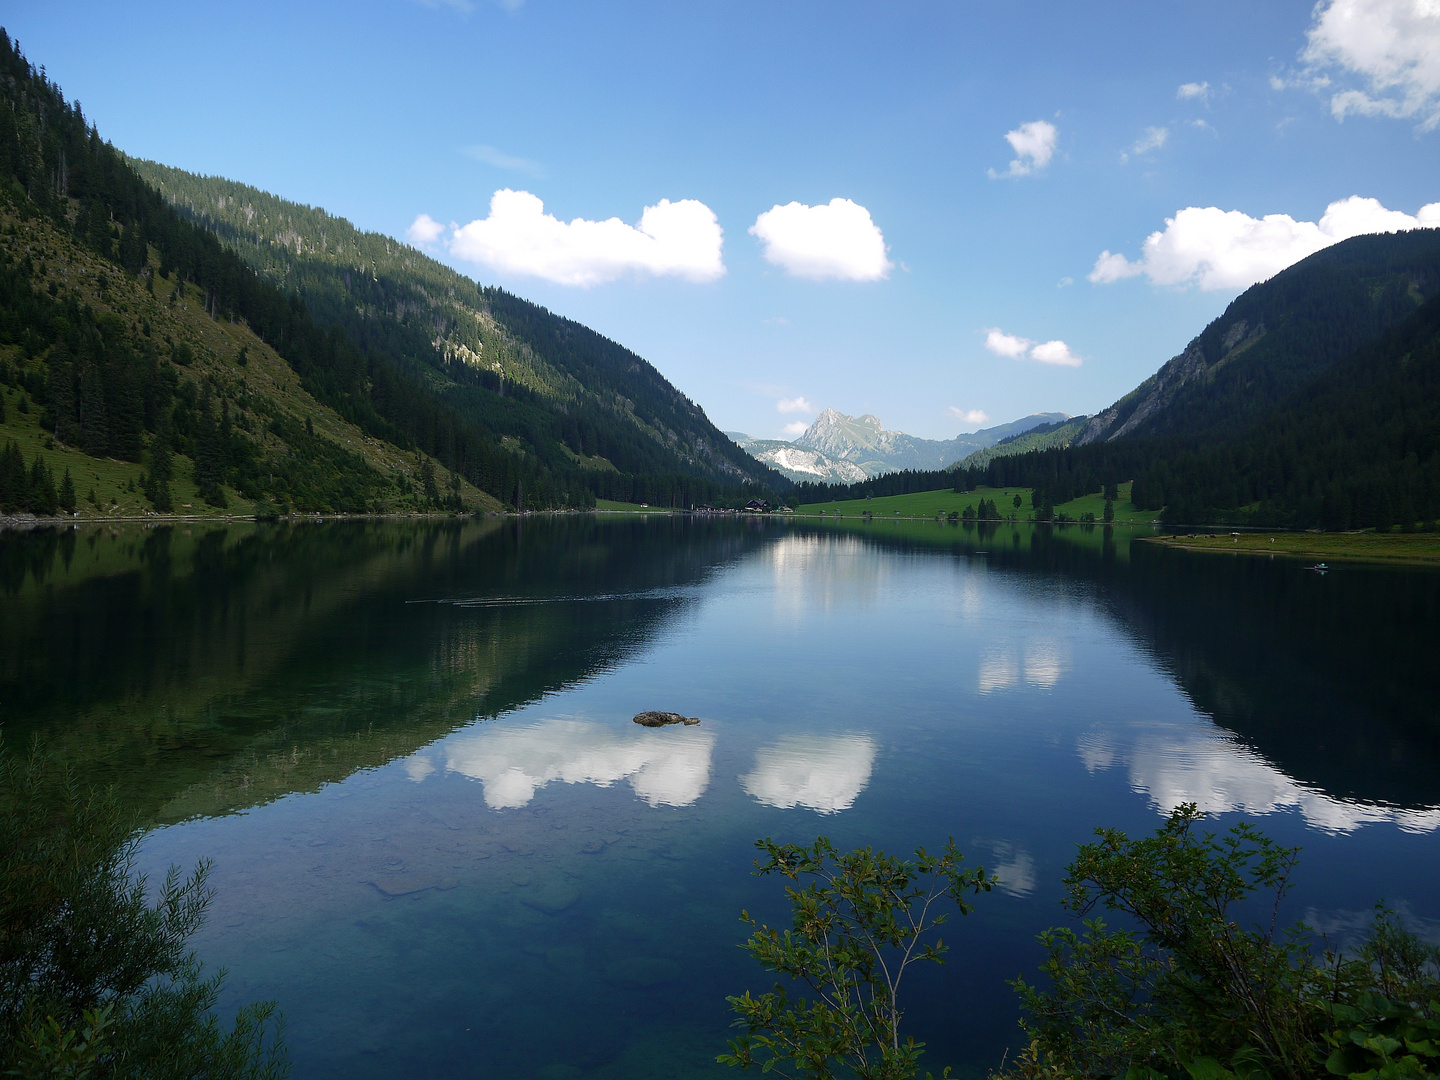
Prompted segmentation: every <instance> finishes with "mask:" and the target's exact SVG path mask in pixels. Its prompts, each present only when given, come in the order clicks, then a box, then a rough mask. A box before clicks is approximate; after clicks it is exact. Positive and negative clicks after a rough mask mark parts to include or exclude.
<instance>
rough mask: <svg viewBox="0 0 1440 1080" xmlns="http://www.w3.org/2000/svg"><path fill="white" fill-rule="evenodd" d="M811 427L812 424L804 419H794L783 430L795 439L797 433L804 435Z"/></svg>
mask: <svg viewBox="0 0 1440 1080" xmlns="http://www.w3.org/2000/svg"><path fill="white" fill-rule="evenodd" d="M809 427H810V425H809V424H807V423H805V421H804V420H792V421H790V423H788V424H786V425H785V427H784V428H783V429H782V430H783V431H784V432H785V434H786V435H789V436H790V437H791V438H792V439H793V438H795V436H797V435H804V434H805V432H806V430H807V429H808V428H809Z"/></svg>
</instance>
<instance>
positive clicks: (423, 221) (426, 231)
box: [405, 214, 445, 247]
mask: <svg viewBox="0 0 1440 1080" xmlns="http://www.w3.org/2000/svg"><path fill="white" fill-rule="evenodd" d="M444 234H445V226H444V225H441V224H440V222H438V221H436V220H435V219H434V218H432V217H431V216H430V215H429V214H420V215H419V216H417V217H416V218H415V220H414V221H412V222H411V223H410V227H409V228H408V229H406V230H405V239H406V240H409V241H410V243H412V244H414V245H415V246H416V247H424V246H426V245H427V244H433V243H435V241H436V240H439V239H440V237H441V236H443V235H444Z"/></svg>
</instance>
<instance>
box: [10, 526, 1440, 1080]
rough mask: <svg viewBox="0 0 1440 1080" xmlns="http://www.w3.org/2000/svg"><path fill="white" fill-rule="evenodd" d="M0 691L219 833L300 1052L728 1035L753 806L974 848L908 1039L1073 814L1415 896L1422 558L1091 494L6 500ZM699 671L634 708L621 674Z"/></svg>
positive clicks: (208, 851) (221, 943)
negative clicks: (1076, 498)
mask: <svg viewBox="0 0 1440 1080" xmlns="http://www.w3.org/2000/svg"><path fill="white" fill-rule="evenodd" d="M0 611H3V616H4V617H3V619H0V719H3V721H4V724H5V727H4V737H5V739H6V740H7V742H10V743H12V744H17V743H20V742H23V741H26V740H28V739H29V738H30V737H32V736H39V737H40V738H42V739H43V740H45V741H46V742H48V743H50V744H52V745H54V746H56V747H58V748H61V749H62V750H63V751H64V752H65V754H66V755H67V756H68V757H69V758H70V760H71V761H72V762H74V763H75V765H76V767H77V768H78V769H79V770H80V772H81V773H82V775H83V776H85V777H86V778H87V779H91V780H94V781H97V782H107V783H114V784H116V785H117V786H118V788H119V789H120V790H121V791H122V792H123V793H124V795H125V797H126V799H127V800H129V801H130V802H132V803H133V805H134V806H135V807H136V808H137V809H138V810H139V811H141V812H142V813H143V814H144V815H145V816H146V817H147V819H149V820H151V821H153V822H155V823H156V827H155V828H154V829H153V831H152V832H151V833H150V834H149V835H148V837H147V839H146V843H145V848H144V860H145V864H146V867H147V868H149V869H152V870H159V869H163V867H164V866H166V865H168V864H169V863H172V862H178V863H182V864H183V863H191V862H193V861H194V860H195V859H197V858H200V857H202V856H209V857H212V858H213V859H214V860H215V874H214V879H213V880H214V883H215V884H216V886H217V888H218V890H219V891H218V895H217V898H216V901H215V903H214V906H213V907H212V911H211V916H210V920H209V922H208V924H207V926H206V927H205V929H204V930H203V931H202V932H201V933H200V934H199V935H198V937H197V939H196V943H197V945H198V947H199V948H200V950H201V953H202V955H203V956H204V957H205V959H206V960H207V961H208V962H211V963H216V964H223V965H225V966H226V967H227V968H229V970H230V973H231V975H230V983H229V1001H230V1002H232V1003H233V1002H238V1001H241V1000H247V999H254V998H256V997H273V998H276V999H278V1000H279V1002H280V1004H281V1006H282V1008H283V1010H284V1012H285V1014H286V1017H287V1020H288V1032H289V1043H290V1046H291V1049H292V1055H293V1057H294V1060H295V1062H296V1070H295V1075H296V1076H297V1077H312V1076H376V1077H380V1076H385V1077H392V1076H430V1075H457V1076H458V1075H484V1076H515V1077H527V1076H536V1077H547V1078H561V1077H580V1076H593V1077H616V1078H619V1077H626V1078H633V1077H652V1076H653V1077H671V1076H690V1075H700V1074H709V1075H720V1074H721V1072H722V1070H720V1069H719V1067H718V1066H715V1065H714V1064H713V1059H714V1055H715V1054H716V1053H717V1052H719V1051H720V1050H721V1049H723V1041H724V1038H725V1037H726V1034H727V1024H728V1020H729V1017H728V1013H727V1007H726V1006H725V1003H724V997H725V995H726V994H728V993H736V992H739V991H740V990H742V989H744V988H746V987H750V988H754V989H759V988H762V987H763V986H764V985H765V981H764V979H763V978H762V976H761V975H760V973H759V972H758V970H756V969H753V968H752V967H751V966H750V962H749V961H748V960H747V959H746V958H745V957H744V956H743V955H742V954H741V953H740V952H739V950H738V949H737V948H736V947H735V946H736V944H737V943H738V942H739V941H741V940H742V939H743V936H744V933H743V928H742V927H741V925H740V923H739V922H738V914H739V912H740V910H741V908H746V907H748V908H749V909H750V910H751V911H752V912H757V913H761V914H764V915H765V916H766V917H775V916H778V915H781V914H783V911H782V908H781V906H780V904H779V897H778V896H777V895H776V893H777V892H778V890H777V889H776V888H775V887H774V885H773V884H772V883H769V882H760V881H757V880H755V879H753V878H751V877H750V876H749V875H748V874H747V871H748V870H749V868H750V865H751V858H752V856H753V851H752V849H751V844H752V842H753V840H754V839H755V838H756V837H759V836H766V835H770V836H774V837H776V838H779V839H786V840H805V839H813V837H814V836H815V835H816V834H818V833H824V834H826V835H829V836H830V837H832V838H833V839H834V840H835V841H836V842H837V843H838V844H842V845H852V844H857V843H869V844H875V845H878V846H881V847H885V848H888V849H891V850H897V849H907V848H913V847H914V846H915V845H916V844H921V843H923V844H927V845H934V844H937V843H939V842H942V841H943V840H944V839H945V838H946V837H947V836H951V835H953V836H954V837H955V838H956V840H957V842H958V843H959V844H960V846H961V847H962V849H963V850H965V851H966V852H968V853H969V856H970V858H971V859H973V860H975V861H979V862H982V863H984V865H986V866H987V867H990V868H992V869H996V870H998V871H999V872H1000V874H1001V876H1002V879H1003V881H1004V888H1003V889H1002V890H1000V891H997V892H996V893H994V894H991V895H990V896H988V897H985V898H982V900H981V902H980V905H979V909H978V910H977V912H976V913H975V914H974V915H972V916H970V917H969V918H968V919H965V920H962V921H961V922H960V923H958V924H956V925H954V926H953V927H952V928H951V932H950V933H949V934H947V940H948V941H949V943H950V944H951V946H952V948H953V951H952V953H951V956H950V962H949V963H948V964H947V965H946V967H945V968H944V969H939V970H934V971H929V972H926V973H925V974H924V976H923V977H922V978H920V979H919V980H917V982H916V983H915V984H914V985H913V986H912V987H911V991H910V993H911V994H912V996H911V997H910V999H909V1003H908V1006H909V1007H908V1017H907V1024H908V1025H909V1026H910V1030H912V1031H913V1032H914V1033H915V1034H916V1035H917V1037H920V1038H922V1039H924V1040H925V1041H926V1042H927V1043H928V1044H929V1055H928V1058H927V1063H928V1065H929V1066H930V1067H931V1068H933V1069H935V1071H937V1072H938V1070H939V1067H940V1066H941V1065H942V1064H945V1063H953V1064H955V1065H957V1066H959V1067H960V1069H961V1071H962V1072H965V1073H980V1072H983V1070H984V1069H985V1068H986V1067H987V1066H991V1065H994V1064H995V1063H997V1062H998V1061H999V1059H1000V1056H1001V1055H1002V1054H1003V1053H1004V1052H1005V1051H1006V1050H1007V1048H1009V1049H1010V1051H1011V1052H1012V1053H1013V1052H1014V1048H1015V1047H1017V1046H1018V1044H1019V1039H1018V1030H1017V1029H1016V1027H1015V1018H1016V1015H1017V1014H1016V1009H1015V1006H1014V1000H1013V995H1012V994H1011V992H1010V991H1009V989H1008V988H1007V987H1006V986H1005V985H1004V981H1005V980H1006V979H1009V978H1013V977H1014V976H1015V975H1017V974H1020V973H1022V972H1028V971H1030V970H1032V969H1033V967H1034V965H1035V963H1036V961H1037V959H1038V951H1037V949H1036V947H1035V945H1034V942H1033V938H1034V935H1035V933H1037V932H1038V931H1039V930H1040V929H1042V928H1044V927H1045V926H1048V925H1051V924H1054V923H1057V922H1060V921H1063V919H1064V917H1065V916H1064V913H1063V912H1062V911H1061V910H1060V909H1059V906H1058V894H1059V889H1058V882H1059V878H1060V874H1061V872H1062V869H1063V867H1064V865H1065V864H1066V863H1067V862H1068V861H1069V859H1070V857H1071V855H1072V853H1073V851H1074V846H1075V844H1076V843H1079V842H1083V841H1084V840H1085V839H1086V838H1087V837H1088V835H1089V832H1090V830H1091V828H1093V827H1095V826H1098V825H1106V826H1117V827H1121V828H1126V829H1130V830H1134V831H1142V830H1148V829H1151V828H1153V827H1154V826H1155V825H1156V824H1157V823H1158V822H1159V820H1160V817H1161V815H1162V814H1163V812H1164V811H1165V810H1166V809H1168V808H1169V807H1170V806H1173V805H1175V804H1176V803H1178V802H1181V801H1196V802H1198V803H1200V804H1201V806H1202V807H1203V808H1206V809H1208V810H1211V811H1213V812H1215V813H1216V814H1217V815H1218V816H1219V823H1220V824H1222V825H1224V824H1227V823H1228V822H1230V821H1232V820H1236V819H1238V818H1239V817H1240V816H1242V815H1243V816H1245V817H1247V818H1251V819H1258V820H1259V822H1260V824H1261V825H1262V827H1263V828H1264V829H1265V830H1266V831H1267V832H1269V833H1270V834H1272V835H1274V836H1276V837H1277V838H1279V839H1282V840H1284V841H1285V842H1287V843H1301V844H1304V845H1305V850H1306V854H1305V860H1304V863H1303V866H1302V874H1301V880H1300V883H1299V886H1298V888H1297V889H1296V892H1295V893H1294V894H1293V902H1292V904H1291V910H1290V912H1289V914H1290V916H1291V917H1293V918H1301V917H1304V918H1307V919H1308V920H1309V921H1310V922H1311V923H1312V924H1314V925H1316V926H1318V927H1320V928H1322V929H1325V930H1327V931H1328V932H1330V933H1331V935H1332V937H1336V938H1339V939H1343V938H1344V937H1345V936H1346V935H1348V934H1352V933H1353V932H1355V931H1356V930H1357V929H1358V928H1359V927H1360V926H1361V925H1362V924H1363V922H1364V920H1365V918H1366V917H1367V915H1368V911H1369V909H1370V906H1371V905H1372V903H1373V902H1374V901H1375V900H1377V899H1379V898H1381V897H1384V898H1385V899H1387V900H1388V901H1389V902H1390V903H1391V904H1392V905H1394V906H1396V907H1397V908H1399V909H1400V910H1401V911H1402V912H1404V913H1406V914H1407V915H1408V916H1409V917H1410V918H1411V920H1412V922H1413V923H1414V924H1415V925H1416V926H1417V927H1419V928H1420V929H1421V930H1422V931H1424V932H1426V933H1432V932H1433V931H1435V930H1436V929H1437V928H1440V889H1437V885H1440V870H1437V869H1436V867H1437V866H1440V840H1437V832H1440V769H1437V764H1440V720H1437V710H1436V704H1435V703H1436V702H1437V701H1440V695H1437V691H1440V675H1437V672H1436V670H1435V668H1436V667H1437V665H1435V664H1434V663H1433V657H1434V655H1435V654H1436V646H1437V644H1440V640H1437V638H1440V630H1437V627H1440V574H1435V573H1431V572H1423V571H1413V570H1411V571H1396V570H1372V569H1367V568H1363V567H1353V568H1351V567H1346V568H1342V569H1340V570H1336V571H1334V572H1332V573H1330V574H1327V575H1325V576H1323V577H1321V576H1319V575H1316V574H1313V573H1310V572H1308V571H1306V570H1305V569H1304V567H1303V564H1299V563H1295V562H1290V561H1286V560H1282V559H1274V560H1269V559H1266V560H1260V559H1238V558H1232V557H1228V556H1209V555H1195V554H1192V553H1186V552H1176V551H1169V550H1163V549H1156V548H1154V547H1151V546H1147V545H1144V544H1142V543H1133V542H1132V539H1131V535H1130V534H1128V533H1125V532H1123V531H1122V532H1117V533H1107V532H1106V531H1105V530H1103V529H1093V528H1092V529H1088V530H1087V529H1082V528H1071V529H1068V530H1056V531H1051V530H1042V531H1032V530H1030V529H1028V528H1023V527H1022V528H1020V529H1018V530H1017V529H1010V528H1008V527H1006V528H1002V529H1000V530H999V531H998V532H990V531H985V532H976V531H973V530H972V531H966V530H963V529H961V528H958V527H955V526H946V525H934V524H930V523H911V524H904V525H902V524H898V523H890V524H884V523H878V524H876V525H872V526H865V525H863V524H861V523H852V524H847V525H844V526H840V527H835V526H808V525H801V524H794V523H791V524H785V523H779V522H775V523H771V522H765V523H761V522H723V521H694V522H691V521H687V520H683V519H674V518H652V519H649V520H640V519H608V520H607V519H601V520H595V519H592V518H588V517H572V518H561V519H542V520H536V519H530V520H525V521H513V520H512V521H506V522H498V521H490V522H483V523H482V522H468V523H463V524H462V523H445V524H435V523H426V524H330V525H304V526H249V525H246V526H234V527H231V528H228V529H188V530H187V529H155V530H141V529H136V530H123V529H119V530H100V531H95V532H84V531H81V532H67V533H39V534H33V535H31V536H28V537H20V536H5V537H3V538H0ZM646 709H662V710H673V711H678V712H683V713H686V714H687V715H692V716H700V717H702V718H703V719H702V723H701V724H700V725H699V726H697V727H686V728H667V729H661V730H647V729H642V728H639V727H637V726H636V725H634V724H632V723H631V722H630V717H631V716H632V715H633V714H634V713H636V712H638V711H641V710H646Z"/></svg>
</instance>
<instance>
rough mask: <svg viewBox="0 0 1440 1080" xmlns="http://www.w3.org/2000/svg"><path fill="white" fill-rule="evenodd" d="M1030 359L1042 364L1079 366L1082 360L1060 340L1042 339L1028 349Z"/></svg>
mask: <svg viewBox="0 0 1440 1080" xmlns="http://www.w3.org/2000/svg"><path fill="white" fill-rule="evenodd" d="M1030 359H1031V360H1035V361H1038V362H1039V363H1042V364H1056V365H1059V366H1060V367H1079V366H1080V365H1081V364H1082V363H1084V361H1083V360H1081V359H1080V357H1078V356H1076V355H1075V354H1074V353H1073V352H1071V351H1070V346H1069V345H1066V344H1065V342H1063V341H1060V340H1058V339H1057V340H1055V341H1042V342H1041V343H1040V344H1038V345H1036V346H1035V347H1034V348H1033V349H1031V350H1030Z"/></svg>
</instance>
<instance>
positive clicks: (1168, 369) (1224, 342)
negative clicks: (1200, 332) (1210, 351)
mask: <svg viewBox="0 0 1440 1080" xmlns="http://www.w3.org/2000/svg"><path fill="white" fill-rule="evenodd" d="M1264 336H1265V324H1264V323H1263V322H1259V323H1256V325H1254V326H1251V325H1250V323H1249V322H1248V321H1247V320H1245V319H1239V320H1237V321H1236V322H1234V323H1232V324H1231V325H1230V326H1228V327H1226V329H1225V331H1224V333H1223V334H1222V335H1221V339H1220V340H1221V347H1222V348H1223V350H1224V351H1223V352H1222V353H1221V354H1220V356H1219V357H1218V358H1217V359H1215V360H1214V361H1213V362H1212V361H1210V360H1208V359H1207V357H1206V355H1205V350H1204V348H1203V347H1202V346H1201V342H1200V339H1199V338H1198V337H1197V338H1196V339H1195V340H1193V341H1192V342H1190V344H1189V345H1187V346H1186V347H1185V351H1184V352H1182V353H1181V354H1180V355H1179V356H1176V357H1173V358H1171V359H1170V360H1167V361H1166V362H1165V364H1164V365H1163V366H1162V367H1161V368H1160V370H1159V371H1157V372H1156V373H1155V374H1154V375H1151V376H1150V378H1148V379H1146V380H1145V381H1144V382H1143V383H1141V384H1140V385H1139V386H1137V387H1136V388H1135V389H1134V390H1132V391H1130V393H1128V394H1126V395H1125V396H1124V397H1123V398H1121V399H1120V400H1119V401H1117V402H1116V403H1115V404H1114V405H1111V406H1110V408H1108V409H1106V410H1105V411H1104V412H1102V413H1099V414H1098V415H1096V416H1093V417H1091V419H1090V422H1089V423H1087V424H1086V425H1085V428H1084V430H1083V431H1081V432H1080V434H1079V435H1078V436H1076V438H1075V444H1076V445H1077V446H1084V445H1085V444H1087V443H1092V442H1100V441H1102V440H1108V439H1119V438H1123V437H1124V436H1126V435H1128V434H1130V433H1131V432H1133V431H1136V430H1138V429H1139V428H1140V427H1141V426H1142V425H1143V424H1145V422H1146V421H1147V420H1150V419H1151V418H1152V417H1154V418H1159V417H1161V416H1162V415H1163V414H1164V413H1165V411H1166V410H1167V409H1169V408H1170V405H1171V403H1172V402H1174V400H1175V398H1176V395H1177V394H1179V393H1180V391H1181V390H1182V389H1183V388H1185V387H1187V386H1192V385H1196V384H1199V383H1203V382H1204V381H1205V380H1206V379H1208V378H1209V377H1210V376H1211V375H1212V374H1213V373H1214V372H1215V371H1216V370H1217V369H1219V368H1220V367H1221V366H1222V365H1224V364H1228V363H1230V362H1231V361H1232V360H1234V359H1235V358H1236V357H1238V356H1239V355H1240V354H1241V353H1243V352H1245V350H1246V349H1249V348H1250V347H1251V346H1253V345H1254V344H1256V343H1257V342H1258V341H1260V339H1261V338H1263V337H1264Z"/></svg>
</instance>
